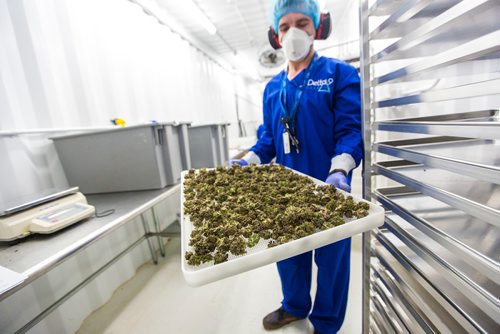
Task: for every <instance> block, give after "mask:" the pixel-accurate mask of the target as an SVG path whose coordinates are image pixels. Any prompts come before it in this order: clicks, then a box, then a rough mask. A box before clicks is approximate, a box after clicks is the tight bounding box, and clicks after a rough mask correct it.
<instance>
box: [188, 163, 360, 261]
mask: <svg viewBox="0 0 500 334" xmlns="http://www.w3.org/2000/svg"><path fill="white" fill-rule="evenodd" d="M369 209H370V206H369V205H368V204H367V203H364V202H360V203H356V202H355V201H354V199H353V198H352V196H347V197H345V196H344V195H343V194H341V193H340V192H337V190H336V189H335V187H333V186H330V185H326V186H317V185H315V184H314V182H313V181H312V180H310V179H309V178H307V177H305V176H301V175H298V174H297V173H294V172H293V171H291V170H289V169H287V168H285V167H283V166H281V165H275V164H272V165H264V166H256V165H251V166H248V167H241V166H239V165H233V166H232V167H231V168H224V167H217V168H216V169H212V170H206V169H200V170H199V171H198V172H196V171H194V170H190V171H189V172H188V173H187V174H186V176H185V178H184V214H186V215H189V218H190V220H191V223H192V224H193V231H192V233H191V238H190V241H189V246H191V247H192V251H188V252H186V254H185V258H186V261H187V262H188V264H189V265H192V266H199V265H200V264H202V263H205V262H210V261H213V262H214V264H218V263H222V262H225V261H227V260H228V257H229V254H233V255H243V254H246V252H247V248H252V247H255V246H256V245H257V244H259V242H260V241H261V240H266V242H267V247H275V246H278V245H281V244H285V243H287V242H289V241H291V240H295V239H299V238H302V237H305V236H308V235H311V234H313V233H315V232H317V231H323V230H326V229H329V228H332V227H335V226H339V225H342V224H344V222H345V219H350V218H354V217H355V218H362V217H365V216H367V215H368V211H369Z"/></svg>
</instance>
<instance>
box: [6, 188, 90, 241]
mask: <svg viewBox="0 0 500 334" xmlns="http://www.w3.org/2000/svg"><path fill="white" fill-rule="evenodd" d="M94 214H95V208H94V207H93V206H92V205H89V204H88V203H87V199H86V198H85V196H83V194H82V193H80V192H78V187H74V188H69V189H62V190H61V189H50V190H47V191H45V192H43V193H39V194H35V195H32V196H27V197H24V198H18V199H16V200H14V201H12V202H10V203H6V204H4V203H0V241H11V240H15V239H19V238H24V237H26V236H28V235H30V234H31V233H42V234H48V233H52V232H55V231H58V230H60V229H62V228H64V227H66V226H69V225H71V224H74V223H76V222H79V221H80V220H83V219H86V218H89V217H92V216H93V215H94Z"/></svg>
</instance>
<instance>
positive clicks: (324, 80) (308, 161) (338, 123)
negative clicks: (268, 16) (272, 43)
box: [230, 0, 363, 334]
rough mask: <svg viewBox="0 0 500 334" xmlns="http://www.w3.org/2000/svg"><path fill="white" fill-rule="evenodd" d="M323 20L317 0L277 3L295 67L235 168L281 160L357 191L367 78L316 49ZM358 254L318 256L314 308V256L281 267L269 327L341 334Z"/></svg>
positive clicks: (271, 98) (334, 247)
mask: <svg viewBox="0 0 500 334" xmlns="http://www.w3.org/2000/svg"><path fill="white" fill-rule="evenodd" d="M320 15H321V14H320V9H319V5H318V2H317V0H274V4H273V19H274V25H273V26H272V29H274V33H275V36H276V42H277V43H278V42H279V46H282V47H283V49H284V52H285V54H286V56H287V58H288V68H287V70H285V71H282V72H281V73H280V74H278V75H277V76H276V77H274V78H273V79H272V80H271V81H270V82H269V83H268V84H267V86H266V89H265V91H264V132H263V134H262V137H260V138H259V140H258V141H257V143H256V144H255V146H253V147H252V148H251V149H250V152H249V153H248V154H247V155H245V156H244V157H243V159H241V160H232V161H231V162H230V164H233V163H238V164H240V165H243V166H245V165H248V164H251V163H255V164H261V163H269V162H270V161H271V160H272V159H273V158H276V162H277V163H279V164H282V165H285V166H287V167H290V168H292V169H295V170H298V171H300V172H302V173H305V174H307V175H310V176H312V177H314V178H317V179H320V180H326V182H327V183H329V184H332V185H334V186H335V187H337V188H340V189H343V190H345V191H350V185H349V184H350V180H351V175H352V173H351V171H352V170H353V169H354V168H355V167H356V166H357V165H359V163H360V161H361V159H362V154H363V147H362V136H361V107H360V104H361V102H360V80H359V76H358V73H357V71H356V70H355V69H354V68H353V67H352V66H350V65H349V64H347V63H345V62H342V61H340V60H337V59H331V58H325V57H319V56H318V54H317V53H316V52H315V51H314V48H313V40H314V39H315V38H320V37H319V36H318V31H320V29H323V28H324V27H322V23H323V22H322V20H323V17H322V16H320ZM350 252H351V239H350V238H349V239H345V240H341V241H338V242H336V243H333V244H330V245H328V246H324V247H321V248H319V249H316V250H315V251H314V261H315V263H316V265H317V267H318V278H317V292H316V296H315V299H314V305H312V302H311V297H310V288H311V272H312V252H307V253H304V254H301V255H298V256H294V257H292V258H289V259H286V260H283V261H280V262H278V263H277V265H278V272H279V275H280V279H281V286H282V292H283V300H282V302H281V304H282V305H281V307H280V308H279V309H277V310H276V311H274V312H271V313H270V314H268V315H267V316H266V317H265V318H264V319H263V325H264V328H265V329H267V330H273V329H278V328H281V327H282V326H284V325H286V324H288V323H290V322H292V321H295V320H299V319H304V318H306V317H307V316H309V319H310V321H311V323H312V324H313V326H314V330H315V333H325V334H326V333H336V332H337V331H338V330H339V329H340V327H341V326H342V322H343V321H344V316H345V311H346V305H347V293H348V286H349V264H350ZM311 306H312V311H311ZM310 311H311V313H309V312H310Z"/></svg>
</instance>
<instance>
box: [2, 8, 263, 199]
mask: <svg viewBox="0 0 500 334" xmlns="http://www.w3.org/2000/svg"><path fill="white" fill-rule="evenodd" d="M0 45H1V48H0V130H15V129H27V128H28V129H32V128H54V127H79V126H107V125H110V122H109V120H110V119H112V118H115V117H121V118H123V119H125V120H126V121H127V122H128V124H136V123H141V122H148V121H150V120H153V119H154V120H161V121H173V120H178V121H181V120H187V121H193V122H195V123H212V122H230V123H235V122H236V113H235V94H234V87H235V84H234V76H233V74H231V73H230V72H229V71H227V70H226V69H223V68H222V67H221V66H219V65H218V64H216V63H215V62H213V61H212V60H210V59H209V58H208V57H207V56H205V55H204V54H202V53H201V52H200V51H198V50H197V49H196V48H194V47H193V46H191V45H190V44H189V43H188V42H186V41H184V40H182V39H181V38H180V37H179V36H178V35H177V34H175V33H172V32H171V31H170V30H169V29H168V28H167V27H165V26H162V25H160V24H158V22H157V21H156V20H155V19H154V18H152V17H150V16H148V15H146V14H144V13H143V12H142V10H141V9H140V8H139V7H138V6H136V5H134V4H132V3H130V2H129V1H126V0H72V1H60V0H0ZM248 84H252V83H247V85H248ZM255 103H257V104H258V103H261V102H260V97H259V98H258V99H257V100H256V101H255ZM243 108H244V107H243ZM260 113H261V111H259V112H258V113H257V114H258V115H260ZM232 128H233V129H230V134H231V135H234V134H235V133H237V132H236V126H232ZM46 137H47V136H24V137H18V138H5V137H0V157H1V158H0V159H1V160H0V161H1V163H0V201H1V200H2V199H3V200H5V199H9V198H12V197H15V196H17V195H23V194H28V193H32V192H35V191H37V190H40V189H44V188H47V187H51V186H61V185H62V186H64V185H65V184H66V180H65V178H64V175H63V174H62V173H61V167H60V165H59V162H58V160H57V156H56V154H55V151H54V149H53V148H52V145H51V142H50V141H49V140H47V139H46Z"/></svg>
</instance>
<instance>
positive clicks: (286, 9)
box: [271, 0, 320, 33]
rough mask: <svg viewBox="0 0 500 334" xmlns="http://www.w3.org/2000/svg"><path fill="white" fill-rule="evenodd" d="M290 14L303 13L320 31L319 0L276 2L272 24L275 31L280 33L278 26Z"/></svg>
mask: <svg viewBox="0 0 500 334" xmlns="http://www.w3.org/2000/svg"><path fill="white" fill-rule="evenodd" d="M288 13H302V14H304V15H307V16H309V17H310V18H311V19H312V21H313V22H314V27H315V28H316V29H318V27H319V20H320V10H319V4H318V1H317V0H274V1H273V7H272V13H271V14H272V22H273V28H274V31H275V32H276V33H277V32H278V24H279V22H280V20H281V18H282V17H283V16H285V15H286V14H288Z"/></svg>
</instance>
